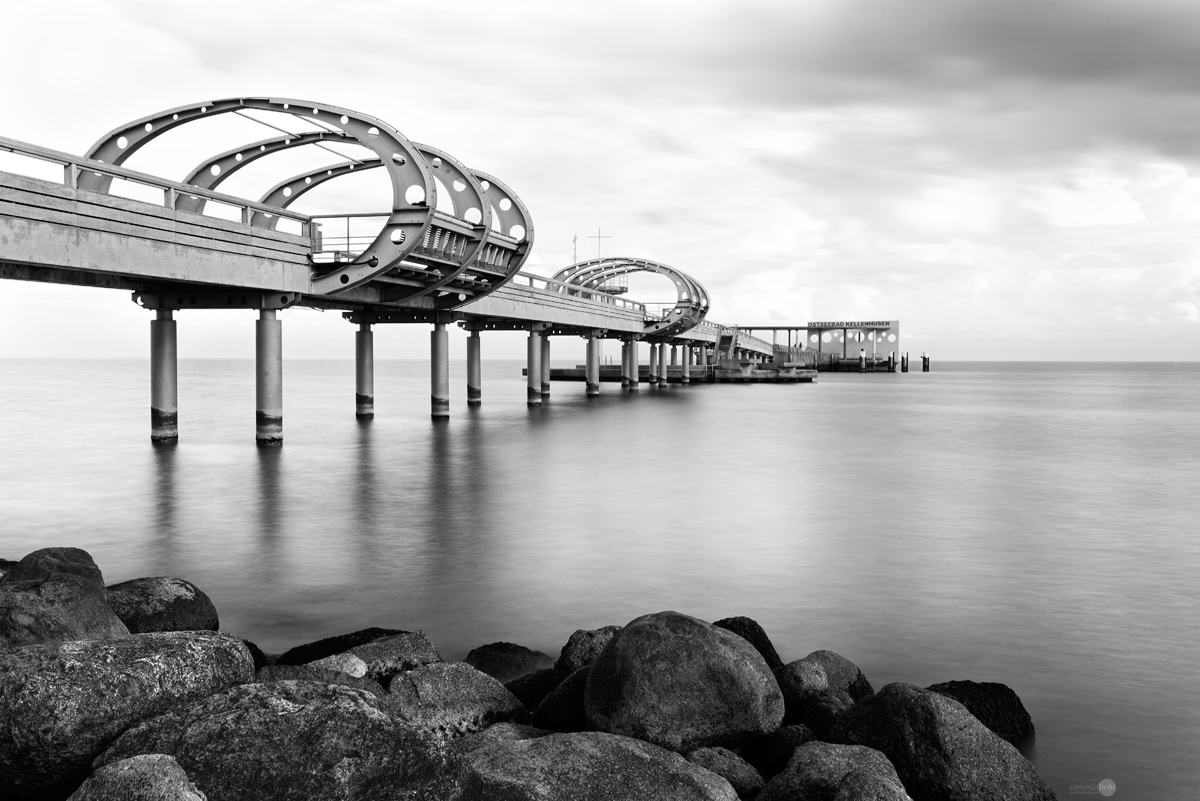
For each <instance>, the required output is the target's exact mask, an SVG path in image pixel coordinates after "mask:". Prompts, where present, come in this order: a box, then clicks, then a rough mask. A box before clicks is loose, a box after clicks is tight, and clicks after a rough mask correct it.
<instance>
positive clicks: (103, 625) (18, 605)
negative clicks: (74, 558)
mask: <svg viewBox="0 0 1200 801" xmlns="http://www.w3.org/2000/svg"><path fill="white" fill-rule="evenodd" d="M127 634H129V629H127V628H125V624H124V623H122V622H121V620H120V618H118V617H117V616H116V614H114V613H113V611H112V608H111V607H109V605H108V601H107V600H106V598H105V594H104V585H102V584H97V583H95V582H94V581H91V580H89V579H86V578H83V577H81V576H78V575H74V574H71V573H55V574H53V575H50V576H43V577H41V578H36V579H30V580H28V581H10V582H5V583H3V584H0V647H10V648H15V647H19V646H22V645H34V644H36V643H48V642H69V641H71V640H93V639H101V638H105V637H123V636H125V635H127Z"/></svg>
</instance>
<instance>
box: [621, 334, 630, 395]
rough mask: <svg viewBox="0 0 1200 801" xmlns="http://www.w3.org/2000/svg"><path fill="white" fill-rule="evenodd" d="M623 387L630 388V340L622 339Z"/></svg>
mask: <svg viewBox="0 0 1200 801" xmlns="http://www.w3.org/2000/svg"><path fill="white" fill-rule="evenodd" d="M621 389H629V340H622V341H621Z"/></svg>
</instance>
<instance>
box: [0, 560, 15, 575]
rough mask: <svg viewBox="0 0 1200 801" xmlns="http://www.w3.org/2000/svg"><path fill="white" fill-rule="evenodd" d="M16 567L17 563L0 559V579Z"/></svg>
mask: <svg viewBox="0 0 1200 801" xmlns="http://www.w3.org/2000/svg"><path fill="white" fill-rule="evenodd" d="M16 566H17V563H16V562H14V561H13V560H11V559H0V578H4V575H5V574H6V573H8V572H9V571H10V570H12V569H13V568H14V567H16Z"/></svg>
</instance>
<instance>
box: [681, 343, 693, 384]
mask: <svg viewBox="0 0 1200 801" xmlns="http://www.w3.org/2000/svg"><path fill="white" fill-rule="evenodd" d="M682 355H683V359H682V360H680V362H679V381H680V383H683V384H690V383H692V370H691V367H692V346H691V345H684V346H683V354H682Z"/></svg>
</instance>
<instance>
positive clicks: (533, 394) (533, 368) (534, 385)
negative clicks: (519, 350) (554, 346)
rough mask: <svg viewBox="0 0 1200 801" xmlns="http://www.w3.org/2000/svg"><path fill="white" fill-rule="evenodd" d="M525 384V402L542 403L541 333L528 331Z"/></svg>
mask: <svg viewBox="0 0 1200 801" xmlns="http://www.w3.org/2000/svg"><path fill="white" fill-rule="evenodd" d="M525 374H526V377H527V378H528V379H529V380H528V382H527V385H526V391H525V402H526V403H528V404H529V405H530V406H541V405H542V334H541V332H540V331H530V332H529V345H528V347H527V349H526V351H525Z"/></svg>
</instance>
